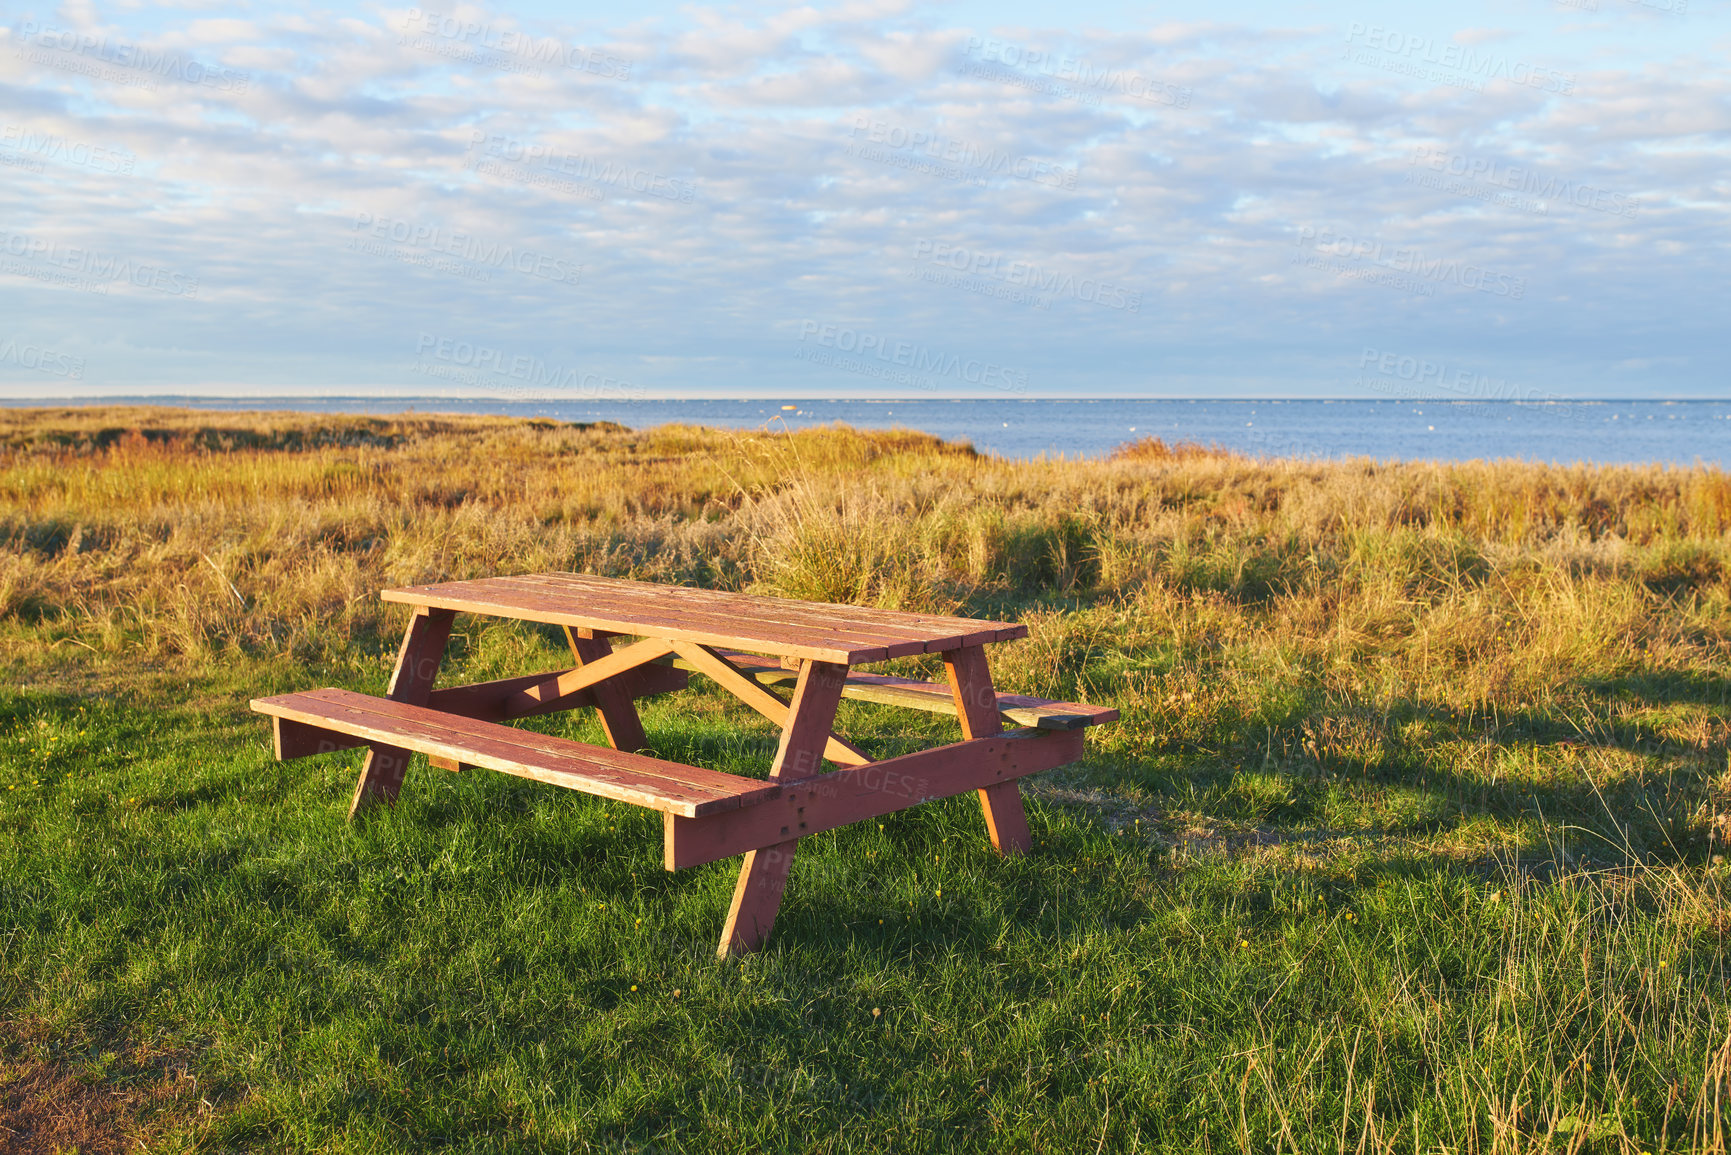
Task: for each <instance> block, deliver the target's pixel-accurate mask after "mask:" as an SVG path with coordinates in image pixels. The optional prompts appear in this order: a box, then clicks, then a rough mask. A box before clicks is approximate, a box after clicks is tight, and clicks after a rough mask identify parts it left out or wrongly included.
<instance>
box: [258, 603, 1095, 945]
mask: <svg viewBox="0 0 1731 1155" xmlns="http://www.w3.org/2000/svg"><path fill="white" fill-rule="evenodd" d="M381 596H382V597H383V598H384V599H385V600H386V601H391V602H403V603H406V604H408V605H410V606H412V607H413V610H414V612H413V616H412V617H411V618H410V621H409V628H408V632H407V633H406V634H405V635H404V637H403V645H402V649H401V650H400V651H399V652H398V655H397V667H396V671H395V672H394V673H393V674H392V675H391V682H390V688H389V690H388V691H387V696H386V697H383V698H377V697H373V696H371V695H368V694H357V693H354V692H353V691H349V690H337V689H324V690H312V691H308V692H305V693H298V694H282V695H279V696H277V697H272V698H258V699H255V700H254V701H253V703H252V708H253V709H254V710H257V711H259V712H260V713H262V714H268V715H270V716H271V719H272V726H273V729H274V732H275V741H276V756H277V757H278V758H280V759H284V760H287V759H291V758H304V757H307V756H309V755H313V754H324V753H329V752H330V751H333V750H344V749H351V748H354V747H358V746H365V747H367V756H366V760H365V762H364V763H363V765H362V768H361V777H360V781H359V782H358V783H357V784H356V786H355V797H354V803H353V805H352V806H351V807H350V810H349V816H350V817H351V818H353V817H354V816H355V815H356V814H358V813H359V812H361V811H363V810H365V809H367V808H368V807H370V806H373V805H375V804H377V803H381V802H383V803H389V802H393V801H395V799H396V797H397V793H398V792H399V791H400V790H401V789H402V783H403V772H404V770H405V769H406V768H407V766H408V761H409V755H410V754H411V753H420V754H425V755H426V756H427V759H428V760H429V761H430V762H431V763H432V764H433V765H435V766H440V767H443V768H445V769H448V770H460V769H464V768H468V767H480V768H483V769H488V770H497V771H500V772H502V773H505V774H516V775H519V776H521V777H525V778H533V779H535V780H536V781H539V782H549V783H552V784H554V785H556V786H566V787H569V788H571V789H573V790H581V791H583V792H585V793H588V794H596V795H599V796H601V797H603V798H612V799H616V800H618V801H620V802H630V803H634V804H636V805H638V806H645V807H648V808H649V809H651V810H659V811H660V812H661V814H662V829H663V840H664V844H665V861H666V866H667V869H668V870H677V869H679V868H680V867H683V866H696V865H699V864H701V863H705V862H714V861H716V860H718V859H722V858H731V857H733V856H734V855H738V854H743V855H745V864H744V866H743V867H742V868H741V870H740V873H739V881H738V883H737V885H736V886H735V887H734V892H733V905H732V907H731V909H729V911H728V914H727V923H726V927H725V929H724V930H723V931H722V935H721V945H720V947H719V949H718V951H717V953H718V954H720V955H721V956H723V957H726V956H728V955H731V954H737V953H741V952H744V951H749V950H752V949H754V948H756V947H757V946H759V945H761V944H762V942H763V940H764V939H765V938H766V937H767V936H768V934H769V931H770V927H771V926H772V925H773V923H774V921H775V915H776V911H777V910H778V909H779V908H780V906H781V895H782V890H783V888H784V887H785V885H786V883H787V876H788V870H789V868H790V867H791V866H792V864H793V851H794V846H795V844H796V843H797V842H798V841H799V839H800V838H801V837H803V836H804V835H807V834H817V833H820V832H822V831H825V830H833V829H835V828H836V827H838V826H846V825H848V824H849V823H853V822H859V821H863V820H865V819H868V818H876V817H880V816H882V815H885V814H890V813H894V812H895V811H898V810H905V809H907V808H908V807H910V806H915V805H918V804H919V803H921V802H926V801H929V800H931V799H935V798H948V797H950V796H952V795H955V794H960V793H962V792H964V791H967V790H977V791H978V792H979V796H980V806H981V809H982V810H984V812H985V817H986V829H987V832H988V834H989V835H990V837H991V840H992V845H993V846H994V847H996V848H997V850H998V851H999V852H1000V853H1004V854H1016V853H1020V852H1022V851H1025V850H1027V849H1028V846H1029V837H1028V823H1027V819H1026V817H1025V816H1024V815H1023V812H1022V799H1021V793H1020V790H1019V788H1018V786H1017V780H1018V779H1020V778H1023V777H1026V776H1027V775H1029V774H1038V773H1040V772H1041V771H1043V770H1050V769H1052V768H1054V767H1056V766H1063V765H1065V764H1067V763H1070V762H1074V761H1076V759H1078V758H1080V757H1081V755H1082V737H1083V731H1084V730H1085V729H1086V728H1087V727H1089V726H1095V725H1099V724H1101V723H1103V722H1111V721H1115V720H1116V719H1117V717H1118V711H1116V710H1112V709H1103V708H1100V707H1097V706H1085V705H1081V704H1079V703H1074V702H1050V701H1046V700H1044V699H1041V698H1027V697H1022V696H1020V695H1016V694H999V693H997V692H996V691H995V690H994V689H993V687H992V677H991V673H990V671H989V670H988V668H987V663H986V655H985V649H984V647H985V646H986V645H987V644H988V643H991V642H1000V641H1008V640H1011V639H1014V638H1021V637H1026V636H1027V633H1028V631H1027V627H1025V626H1021V625H1016V624H1013V623H1005V622H988V621H979V620H976V619H973V618H951V617H938V616H932V615H927V614H910V613H898V612H895V611H890V610H875V609H862V608H859V607H854V606H835V605H823V604H818V603H813V602H800V601H790V600H787V599H783V598H765V597H753V596H749V595H745V594H731V593H722V592H718V591H714V590H699V589H689V588H686V587H682V586H663V585H656V584H653V583H649V582H633V581H622V580H618V579H613V578H598V577H589V576H587V575H583V574H569V573H548V574H527V575H523V576H519V577H495V578H481V579H478V580H475V581H461V582H445V583H442V584H439V585H426V586H410V587H408V588H405V589H392V590H385V591H384V592H383V593H382V595H381ZM458 613H475V614H486V615H489V616H493V617H502V618H514V619H517V620H521V621H531V622H544V623H548V624H551V625H557V626H560V627H562V628H563V629H564V632H565V638H566V641H567V642H568V643H569V645H570V648H571V654H572V658H573V659H574V661H575V664H574V665H573V666H572V667H571V668H569V669H564V670H554V671H549V672H547V673H542V674H529V675H526V676H523V677H515V678H504V679H501V680H499V681H493V682H481V683H477V684H475V685H469V686H453V687H450V688H448V689H442V690H435V689H434V688H433V682H434V679H435V677H436V676H437V674H438V670H439V665H440V662H441V661H442V659H443V657H444V652H445V644H446V642H447V640H448V639H449V637H450V634H451V623H452V619H453V618H454V617H455V616H456V614H458ZM631 638H636V639H640V640H637V641H629V640H627V639H631ZM615 639H619V640H620V644H618V645H617V646H615ZM926 653H937V654H941V655H943V659H944V669H945V672H946V674H947V684H945V683H934V682H921V681H916V680H914V679H911V678H894V677H887V676H883V675H876V674H865V673H853V672H851V667H853V666H855V665H860V664H865V663H871V662H881V661H886V660H888V659H890V658H898V657H905V656H908V655H912V654H926ZM764 655H767V656H764ZM693 673H698V674H702V675H704V676H705V677H708V678H712V679H714V681H716V682H717V683H718V684H719V685H721V686H722V688H724V689H726V690H727V691H728V692H729V693H731V694H733V695H734V696H735V697H737V698H738V699H739V700H740V701H742V702H744V703H745V704H746V705H748V706H750V707H751V708H752V709H754V710H756V711H757V712H758V713H760V714H762V715H764V716H765V717H766V718H768V719H769V720H770V721H772V722H774V723H776V724H777V725H779V726H781V728H782V729H781V741H780V744H779V746H778V748H777V750H776V755H775V760H774V762H773V763H772V764H771V766H770V770H769V778H768V780H767V781H765V780H762V779H757V778H744V777H741V776H739V775H737V774H723V773H720V772H718V771H714V770H705V769H702V768H701V767H697V766H686V765H682V764H680V763H677V762H668V761H665V760H663V759H660V758H654V757H650V756H649V755H647V754H643V753H639V751H641V750H643V749H644V748H645V747H647V745H648V742H647V740H646V739H645V736H644V733H643V726H642V723H641V722H640V721H639V720H638V716H637V707H636V701H637V699H639V698H646V697H651V696H654V695H657V694H665V693H670V692H672V691H675V690H681V689H684V688H685V687H686V685H687V684H688V681H689V678H690V675H691V674H693ZM786 685H790V686H792V693H791V694H790V695H789V696H788V697H787V698H783V697H782V696H781V695H780V694H777V693H776V692H775V690H774V689H773V688H772V687H778V686H786ZM844 697H847V698H859V699H862V700H865V701H869V702H878V703H882V704H886V705H896V706H904V707H910V708H912V709H916V710H925V711H928V712H930V713H935V714H951V715H954V716H955V717H956V718H958V719H959V720H960V722H961V726H962V741H960V742H955V743H951V744H950V745H947V746H939V747H936V748H934V749H930V750H922V751H920V752H918V753H914V754H906V755H903V756H901V757H898V758H887V759H883V760H881V761H876V762H874V761H872V760H871V759H870V758H869V757H868V756H867V755H866V754H864V753H862V752H861V751H860V750H859V749H858V748H857V747H856V746H854V745H852V744H851V743H849V742H848V741H847V740H846V739H844V738H842V737H841V736H839V735H837V734H835V733H834V732H833V727H834V724H835V713H836V706H837V704H838V703H839V701H840V699H842V698H844ZM584 707H593V708H594V709H596V710H598V711H599V712H600V715H601V722H602V727H603V729H604V730H605V731H606V734H607V740H608V742H609V743H610V744H611V748H609V747H607V746H595V745H591V744H589V743H585V742H574V741H571V740H569V739H566V738H555V737H549V736H547V735H544V734H537V733H533V732H531V731H527V730H522V729H518V728H517V727H514V726H510V725H507V724H506V723H508V722H509V721H511V720H512V719H515V718H527V717H532V716H534V715H537V714H546V713H551V712H553V711H557V710H571V709H578V708H584ZM1005 719H1008V720H1009V721H1011V722H1013V723H1015V724H1016V725H1017V727H1018V728H1017V729H1014V730H1010V731H1007V732H1005V731H1004V730H1003V721H1004V720H1005ZM825 762H828V763H830V764H831V765H832V766H835V767H839V769H835V770H831V771H830V772H828V773H825V772H824V769H823V765H824V763H825Z"/></svg>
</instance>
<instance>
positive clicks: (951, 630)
mask: <svg viewBox="0 0 1731 1155" xmlns="http://www.w3.org/2000/svg"><path fill="white" fill-rule="evenodd" d="M524 576H527V577H532V578H536V579H540V580H556V581H559V582H562V583H564V584H566V585H568V586H573V587H578V588H582V589H587V590H615V591H619V592H621V593H627V592H638V593H642V594H643V595H644V596H651V597H655V598H657V599H659V598H662V597H664V596H667V595H669V594H672V595H673V596H676V597H678V598H679V599H680V600H681V601H687V600H690V601H697V600H708V601H711V602H721V603H725V604H727V605H728V606H729V607H730V610H731V611H732V612H737V611H738V610H739V609H740V608H744V609H745V610H746V612H756V613H765V614H769V613H781V612H790V613H806V614H824V615H829V616H831V617H836V618H840V619H842V620H846V621H852V622H857V623H859V624H861V625H873V626H891V627H895V628H898V629H907V630H914V631H917V632H919V633H920V635H921V636H923V637H926V638H927V639H935V638H947V637H953V636H956V635H957V634H958V633H962V634H971V633H977V632H984V631H986V630H993V631H997V632H1000V633H1003V632H1008V633H1009V634H1011V635H1013V636H1016V637H1023V636H1026V633H1027V627H1026V626H1023V625H1021V624H1019V623H1015V622H997V621H989V620H986V619H983V618H962V617H954V616H949V615H941V614H925V613H916V612H910V611H907V610H887V609H879V608H877V607H875V606H855V605H843V604H837V603H832V602H810V601H799V600H795V599H793V598H777V597H766V596H764V595H761V594H743V593H735V592H733V591H729V590H712V589H701V588H698V587H694V586H664V585H659V584H657V583H653V582H630V581H625V580H623V579H619V578H602V577H595V576H593V575H591V574H579V573H546V574H529V575H524ZM997 640H1000V641H1003V640H1008V639H1007V638H1003V637H1000V638H998V639H997Z"/></svg>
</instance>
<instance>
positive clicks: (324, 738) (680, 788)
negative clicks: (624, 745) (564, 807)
mask: <svg viewBox="0 0 1731 1155" xmlns="http://www.w3.org/2000/svg"><path fill="white" fill-rule="evenodd" d="M252 708H253V709H254V710H257V711H258V712H259V713H261V714H268V715H270V716H271V717H272V718H274V719H275V732H276V749H277V757H278V758H299V757H305V756H307V755H309V754H321V753H326V752H329V751H331V750H341V749H345V748H348V747H352V746H356V745H368V746H384V747H388V748H391V749H396V750H410V751H413V752H415V753H417V754H425V755H427V756H428V757H430V758H439V759H445V760H448V761H450V762H455V763H459V764H461V765H465V766H479V767H481V768H483V769H486V770H498V771H500V772H501V773H504V774H515V775H517V776H518V777H520V778H533V779H535V780H536V781H537V782H547V783H550V784H552V785H554V786H564V787H567V788H569V789H572V790H581V791H583V792H584V793H585V794H596V795H599V796H601V797H602V798H612V799H615V800H617V801H620V802H631V803H635V804H636V805H638V806H646V807H648V808H649V809H651V810H659V811H661V812H662V813H663V814H676V815H679V816H680V817H682V818H701V817H703V816H705V815H709V814H719V813H722V812H723V811H727V810H736V809H738V808H739V807H741V806H744V805H749V804H752V803H757V802H765V801H768V800H769V799H771V798H774V797H776V796H777V795H778V794H780V793H781V787H780V786H778V785H775V784H773V783H764V782H760V781H758V780H756V779H753V778H741V777H739V776H738V775H735V774H722V773H719V772H718V771H715V770H704V769H702V768H701V767H697V766H682V765H680V764H679V763H677V762H664V761H662V760H661V759H659V758H651V757H649V756H648V755H646V754H631V753H626V752H625V751H623V750H613V749H609V748H608V747H606V746H591V745H589V744H588V743H586V742H573V741H571V740H570V739H569V738H555V737H552V736H550V735H547V734H537V733H534V732H533V731H530V730H519V729H517V728H516V727H514V726H504V725H500V724H499V723H497V722H485V721H482V720H480V719H478V718H464V717H462V716H460V715H455V714H450V713H447V712H445V711H443V710H435V709H429V708H428V707H425V706H411V705H409V704H407V703H405V702H393V701H391V700H390V699H389V698H375V697H373V696H372V695H370V694H357V693H355V692H354V691H352V690H308V691H303V692H301V693H298V694H282V695H279V696H278V697H274V698H256V699H254V700H253V703H252ZM351 738H352V739H358V741H349V740H348V739H351Z"/></svg>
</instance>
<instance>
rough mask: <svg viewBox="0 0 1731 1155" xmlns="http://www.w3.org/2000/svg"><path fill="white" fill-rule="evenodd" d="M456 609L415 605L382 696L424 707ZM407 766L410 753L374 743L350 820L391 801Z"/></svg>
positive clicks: (356, 786) (441, 659)
mask: <svg viewBox="0 0 1731 1155" xmlns="http://www.w3.org/2000/svg"><path fill="white" fill-rule="evenodd" d="M456 616H457V612H456V611H455V610H435V609H430V608H428V607H426V606H416V607H415V614H414V616H413V617H411V618H410V619H409V628H408V629H407V630H406V631H404V633H403V646H402V648H401V649H400V650H398V651H397V668H396V669H395V670H394V671H392V673H391V686H390V689H389V690H387V691H386V692H385V696H386V697H388V698H391V699H393V700H395V701H398V702H407V703H409V704H410V705H411V706H425V705H426V704H427V696H428V695H429V694H431V693H432V692H433V679H434V678H436V677H438V674H439V663H440V662H442V661H443V660H444V658H445V644H446V643H447V642H449V641H450V640H451V622H452V619H454V618H455V617H456ZM408 766H409V752H408V751H407V750H402V749H398V748H397V747H394V746H374V747H372V748H370V749H369V750H368V751H367V758H366V761H365V762H363V763H361V777H360V781H358V782H356V783H355V797H354V801H352V802H351V803H349V818H350V819H351V820H352V819H353V818H354V817H355V816H356V815H357V814H359V813H360V812H361V811H363V810H366V809H367V808H368V807H371V806H374V805H376V804H378V803H380V802H385V803H392V802H395V801H396V800H397V794H398V792H399V791H401V790H402V788H403V771H404V770H406V769H408Z"/></svg>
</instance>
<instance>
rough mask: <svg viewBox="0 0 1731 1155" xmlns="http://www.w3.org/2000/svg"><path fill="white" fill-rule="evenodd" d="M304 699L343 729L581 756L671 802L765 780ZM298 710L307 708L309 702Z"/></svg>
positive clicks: (389, 707)
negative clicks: (412, 730) (392, 730)
mask: <svg viewBox="0 0 1731 1155" xmlns="http://www.w3.org/2000/svg"><path fill="white" fill-rule="evenodd" d="M300 697H303V698H307V699H312V702H311V703H310V705H311V706H312V707H314V708H315V709H323V710H325V711H326V714H325V717H327V718H336V717H339V716H340V717H342V718H343V719H344V721H343V722H342V723H340V724H344V725H349V726H353V725H357V724H359V725H366V724H371V725H382V726H385V727H390V726H396V725H399V724H413V725H414V726H416V727H418V728H419V729H420V730H421V732H423V733H425V734H427V735H428V736H429V737H431V738H433V739H436V740H440V741H443V742H445V743H446V744H448V745H453V746H460V745H462V744H463V743H465V742H481V741H488V742H492V743H495V744H498V743H502V744H505V745H509V746H512V747H517V748H520V749H521V750H524V751H527V752H528V753H529V754H530V755H546V756H548V757H566V756H571V755H573V754H574V753H575V755H576V756H580V757H583V758H586V759H588V760H590V761H593V762H595V763H596V764H597V765H600V766H603V767H611V768H615V769H617V770H618V771H619V772H620V773H622V774H625V775H627V776H629V777H631V778H634V779H637V778H640V779H644V780H645V789H648V790H651V791H659V792H662V793H665V794H667V795H669V796H670V797H690V798H693V799H699V800H701V799H706V798H711V797H729V796H732V795H734V794H737V793H739V792H740V791H742V790H743V791H747V792H750V791H753V790H757V789H759V788H761V787H762V786H763V783H762V782H761V781H760V780H757V779H752V778H744V777H741V776H739V775H737V774H724V773H722V772H721V771H719V770H708V769H704V768H703V767H699V766H687V765H684V764H682V763H678V762H668V761H665V760H663V759H660V758H655V757H652V756H649V755H645V754H636V753H628V752H625V751H615V750H609V749H608V748H607V747H605V746H592V745H589V744H588V743H584V742H574V741H572V740H571V739H569V738H560V737H556V736H554V735H551V734H539V733H536V732H535V731H533V730H521V729H517V728H516V727H513V726H501V725H497V724H495V723H489V722H481V721H478V720H475V719H468V718H455V717H451V716H449V715H443V714H440V713H439V712H438V711H435V710H425V709H419V708H413V707H408V708H405V707H401V706H398V705H397V704H395V703H392V702H389V701H387V700H385V699H382V698H373V697H369V696H367V695H365V694H355V693H353V692H352V691H349V690H312V691H308V692H307V693H306V694H304V695H300ZM297 705H298V706H300V707H302V708H305V707H306V706H307V705H308V703H306V702H302V703H297Z"/></svg>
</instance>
